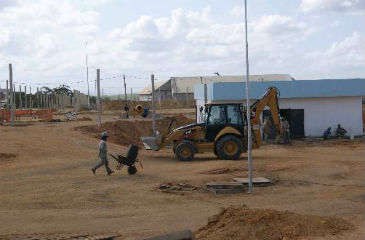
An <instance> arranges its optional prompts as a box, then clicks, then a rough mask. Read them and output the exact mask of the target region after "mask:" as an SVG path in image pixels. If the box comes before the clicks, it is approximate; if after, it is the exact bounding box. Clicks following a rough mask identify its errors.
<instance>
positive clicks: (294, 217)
mask: <svg viewBox="0 0 365 240" xmlns="http://www.w3.org/2000/svg"><path fill="white" fill-rule="evenodd" d="M350 229H352V225H351V224H350V223H348V222H346V221H345V220H341V219H337V218H333V217H320V216H314V215H302V214H297V213H292V212H288V211H286V212H281V211H275V210H269V209H249V208H247V207H246V206H243V207H229V208H227V209H223V210H222V211H221V212H220V213H219V214H217V215H214V216H213V217H211V218H209V220H208V224H207V225H206V226H204V227H202V228H201V229H199V230H198V231H197V232H196V233H195V235H196V237H197V239H199V240H203V239H209V240H226V239H230V240H241V239H250V240H264V239H265V240H280V239H299V238H303V237H323V236H325V235H336V234H339V233H341V232H342V231H346V230H350Z"/></svg>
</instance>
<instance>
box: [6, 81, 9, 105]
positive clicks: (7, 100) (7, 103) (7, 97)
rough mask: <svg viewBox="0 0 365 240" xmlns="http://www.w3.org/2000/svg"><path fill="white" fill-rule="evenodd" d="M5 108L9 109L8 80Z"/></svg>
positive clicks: (7, 83)
mask: <svg viewBox="0 0 365 240" xmlns="http://www.w3.org/2000/svg"><path fill="white" fill-rule="evenodd" d="M6 108H7V109H9V80H6Z"/></svg>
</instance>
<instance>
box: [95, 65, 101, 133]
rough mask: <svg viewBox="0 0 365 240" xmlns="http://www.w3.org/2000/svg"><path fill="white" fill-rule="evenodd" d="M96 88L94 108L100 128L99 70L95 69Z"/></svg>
mask: <svg viewBox="0 0 365 240" xmlns="http://www.w3.org/2000/svg"><path fill="white" fill-rule="evenodd" d="M96 83H97V84H96V86H97V99H96V107H97V109H98V127H99V128H100V127H101V106H100V69H96Z"/></svg>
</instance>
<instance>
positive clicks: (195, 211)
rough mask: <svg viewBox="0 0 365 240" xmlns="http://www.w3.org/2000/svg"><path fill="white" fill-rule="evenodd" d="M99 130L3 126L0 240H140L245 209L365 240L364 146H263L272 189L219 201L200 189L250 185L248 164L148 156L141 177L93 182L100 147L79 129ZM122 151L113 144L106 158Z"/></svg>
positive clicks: (260, 162)
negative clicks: (65, 239) (325, 220)
mask: <svg viewBox="0 0 365 240" xmlns="http://www.w3.org/2000/svg"><path fill="white" fill-rule="evenodd" d="M90 117H91V118H93V119H95V115H90ZM107 118H108V120H111V119H113V117H112V116H108V117H107ZM93 123H94V124H95V121H94V122H83V121H79V122H67V123H37V124H33V125H30V126H20V127H9V126H0V136H1V137H0V146H1V147H0V153H1V156H3V157H2V158H0V221H1V222H2V223H3V224H1V225H0V234H11V233H40V232H42V233H75V232H82V233H89V234H91V233H120V234H121V235H122V237H121V238H120V239H138V238H141V237H148V236H153V235H156V234H162V233H166V232H171V231H177V230H182V229H192V230H193V231H195V230H197V229H199V228H201V227H202V226H204V225H206V224H207V221H208V217H210V216H212V215H214V214H217V213H218V212H219V211H220V209H221V208H222V207H229V206H231V205H234V206H242V204H245V205H247V206H248V207H249V208H261V209H273V210H279V211H285V210H289V211H291V212H294V213H298V214H312V215H318V216H330V217H336V218H341V219H344V220H346V221H349V222H350V223H351V224H353V226H354V229H353V230H351V231H348V232H345V233H342V234H338V235H329V236H327V237H325V238H321V239H364V170H365V168H364V153H365V151H364V143H363V141H362V140H356V141H353V142H350V141H345V142H338V141H334V142H329V143H320V144H308V143H303V142H294V144H293V145H292V146H278V145H264V146H262V148H260V149H257V150H255V151H254V153H253V159H254V176H256V177H268V178H273V179H274V180H275V185H273V186H270V187H261V188H255V189H254V193H253V194H245V193H243V194H235V195H213V194H211V193H207V192H205V191H204V190H203V188H204V185H205V183H206V182H207V181H213V180H219V181H221V180H222V181H226V180H228V181H229V180H231V179H232V177H244V176H247V162H246V161H245V159H244V157H245V156H244V155H243V156H242V160H241V161H223V160H217V159H215V156H214V155H213V154H203V155H197V156H196V157H197V159H196V160H195V161H193V162H178V161H177V160H175V159H174V157H173V155H172V152H171V149H164V150H162V151H161V152H150V151H146V150H143V151H142V153H141V154H140V157H139V158H140V160H142V162H143V166H144V168H143V169H141V168H140V167H139V168H138V170H139V172H138V173H137V175H135V176H128V174H127V173H126V170H125V169H124V170H122V171H120V172H115V174H114V175H112V176H110V177H109V176H106V174H105V171H104V169H99V170H98V171H97V175H96V176H93V175H92V173H91V171H90V167H91V166H92V165H93V164H94V163H95V161H96V156H97V143H98V140H97V139H95V138H92V137H90V136H88V135H83V134H80V132H78V131H75V130H73V129H74V127H77V126H84V125H89V124H93ZM127 130H128V129H126V131H127ZM125 150H126V147H123V146H120V145H116V144H112V143H110V144H109V151H110V152H114V153H124V152H125ZM8 154H15V155H8ZM9 156H11V157H9ZM14 156H15V157H14ZM110 161H111V164H112V166H115V163H114V162H112V160H110ZM220 169H221V170H222V169H223V170H222V171H221V170H220ZM164 182H172V183H189V184H192V185H194V186H198V190H193V191H177V192H173V191H172V192H169V193H166V192H162V191H161V190H159V189H158V186H159V185H160V184H161V183H164ZM311 239H313V238H311Z"/></svg>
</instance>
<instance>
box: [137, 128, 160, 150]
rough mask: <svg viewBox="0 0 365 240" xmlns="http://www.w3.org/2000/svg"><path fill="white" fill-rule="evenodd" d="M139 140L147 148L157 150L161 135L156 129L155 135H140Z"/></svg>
mask: <svg viewBox="0 0 365 240" xmlns="http://www.w3.org/2000/svg"><path fill="white" fill-rule="evenodd" d="M141 141H142V142H143V145H144V147H145V148H146V149H147V150H153V151H157V150H159V149H160V145H161V142H162V136H161V134H160V133H159V132H158V131H156V136H151V137H141Z"/></svg>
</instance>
